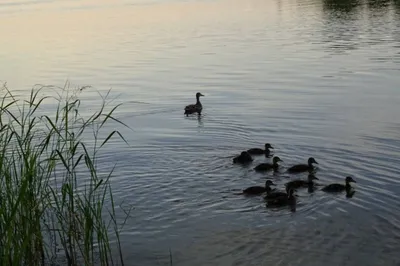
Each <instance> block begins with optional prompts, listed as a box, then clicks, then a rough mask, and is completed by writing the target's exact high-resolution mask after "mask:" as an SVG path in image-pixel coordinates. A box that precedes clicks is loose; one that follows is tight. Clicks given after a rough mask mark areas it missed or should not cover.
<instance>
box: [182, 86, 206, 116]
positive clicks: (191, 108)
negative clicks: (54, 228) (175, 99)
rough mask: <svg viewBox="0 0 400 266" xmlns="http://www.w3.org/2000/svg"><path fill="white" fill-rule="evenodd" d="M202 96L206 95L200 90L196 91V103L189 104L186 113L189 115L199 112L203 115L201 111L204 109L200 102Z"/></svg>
mask: <svg viewBox="0 0 400 266" xmlns="http://www.w3.org/2000/svg"><path fill="white" fill-rule="evenodd" d="M200 96H204V95H203V94H201V93H200V92H198V93H196V103H195V104H189V105H187V106H186V107H185V115H186V116H188V115H190V114H193V113H197V114H198V115H201V111H202V110H203V106H202V105H201V102H200Z"/></svg>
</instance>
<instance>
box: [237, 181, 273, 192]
mask: <svg viewBox="0 0 400 266" xmlns="http://www.w3.org/2000/svg"><path fill="white" fill-rule="evenodd" d="M274 185H275V184H274V183H273V182H272V181H271V180H267V181H266V182H265V187H261V186H253V187H248V188H246V189H244V190H243V194H248V195H258V194H262V193H264V192H265V191H269V190H271V188H270V186H274Z"/></svg>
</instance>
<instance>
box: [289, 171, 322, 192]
mask: <svg viewBox="0 0 400 266" xmlns="http://www.w3.org/2000/svg"><path fill="white" fill-rule="evenodd" d="M313 180H319V179H318V178H317V177H315V176H314V175H313V174H309V175H308V178H307V180H302V179H296V180H292V181H289V182H287V183H286V184H285V186H286V187H288V186H290V187H291V188H294V189H296V188H302V187H313V186H314V182H313Z"/></svg>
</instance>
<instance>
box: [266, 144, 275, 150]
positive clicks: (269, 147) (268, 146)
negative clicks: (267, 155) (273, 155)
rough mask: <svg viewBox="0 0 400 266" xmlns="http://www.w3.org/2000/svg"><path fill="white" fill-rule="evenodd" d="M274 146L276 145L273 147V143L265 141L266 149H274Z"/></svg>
mask: <svg viewBox="0 0 400 266" xmlns="http://www.w3.org/2000/svg"><path fill="white" fill-rule="evenodd" d="M273 148H274V147H272V146H271V144H269V143H265V149H266V150H268V149H273Z"/></svg>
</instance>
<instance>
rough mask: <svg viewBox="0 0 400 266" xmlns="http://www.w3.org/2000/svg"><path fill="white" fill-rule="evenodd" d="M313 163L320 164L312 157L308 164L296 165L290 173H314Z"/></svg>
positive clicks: (290, 169)
mask: <svg viewBox="0 0 400 266" xmlns="http://www.w3.org/2000/svg"><path fill="white" fill-rule="evenodd" d="M313 163H316V164H318V163H317V161H316V160H315V159H314V158H313V157H310V158H309V159H308V163H307V164H297V165H294V166H292V167H290V168H289V169H288V172H290V173H300V172H306V171H312V170H314V166H313Z"/></svg>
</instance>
